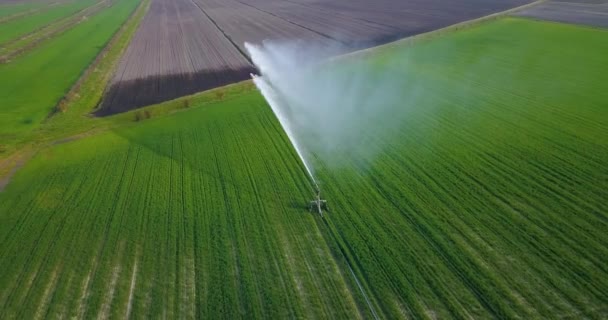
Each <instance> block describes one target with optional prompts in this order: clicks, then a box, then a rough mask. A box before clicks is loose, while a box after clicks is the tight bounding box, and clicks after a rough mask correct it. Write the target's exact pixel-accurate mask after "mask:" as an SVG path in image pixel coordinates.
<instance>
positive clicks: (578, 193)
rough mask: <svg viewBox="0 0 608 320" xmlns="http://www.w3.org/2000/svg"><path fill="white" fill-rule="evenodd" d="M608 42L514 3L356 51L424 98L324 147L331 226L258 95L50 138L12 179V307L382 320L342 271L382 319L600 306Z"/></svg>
mask: <svg viewBox="0 0 608 320" xmlns="http://www.w3.org/2000/svg"><path fill="white" fill-rule="evenodd" d="M607 39H608V32H606V31H603V30H598V29H590V28H583V27H576V26H570V25H563V24H556V23H545V22H536V21H531V20H524V19H513V18H507V19H501V20H497V21H494V22H491V23H487V24H483V25H480V26H478V27H474V28H471V29H466V30H460V31H458V32H455V33H452V34H446V35H442V36H439V37H436V38H432V39H427V40H424V41H421V42H419V43H417V44H415V45H413V46H407V47H397V48H395V47H393V48H391V49H387V50H383V51H380V52H378V53H377V54H376V55H367V56H366V57H364V58H362V60H360V61H359V62H356V61H355V62H353V61H348V62H345V63H370V64H378V65H379V66H381V65H383V64H384V63H385V61H389V60H390V61H395V58H398V59H397V61H402V65H401V68H398V69H397V70H398V72H401V73H402V74H403V77H404V78H407V79H411V78H415V80H416V85H415V87H416V88H417V90H418V91H417V92H416V94H417V96H418V98H417V99H412V97H411V94H412V88H411V87H404V88H403V91H402V92H403V110H404V112H407V116H406V117H402V120H401V122H400V123H399V126H398V127H396V128H395V129H394V130H391V134H390V135H386V134H382V135H381V136H379V135H378V134H377V132H376V131H374V130H368V131H366V133H365V134H366V137H365V141H369V142H373V141H375V140H376V139H380V137H381V138H382V140H384V141H377V142H378V144H379V145H382V146H384V147H383V148H382V149H381V150H380V152H378V153H376V154H374V155H373V156H372V155H371V154H370V153H367V152H366V150H365V148H364V147H365V146H361V149H359V150H348V157H347V156H341V155H340V154H337V155H336V157H335V159H341V163H339V165H336V164H335V163H328V162H327V160H326V159H324V158H322V157H317V158H315V159H316V160H315V161H314V164H315V168H316V172H317V174H318V176H317V178H318V179H319V180H320V181H321V182H322V184H321V187H322V188H323V193H324V197H325V198H326V199H327V200H328V202H329V205H330V208H331V211H330V212H328V213H327V214H326V215H325V218H324V219H321V218H320V217H319V216H318V215H315V214H310V213H308V210H307V201H308V200H310V198H311V196H312V188H311V185H310V182H309V180H308V177H307V176H306V171H305V170H304V168H303V166H302V164H301V163H300V162H299V159H298V158H297V155H296V153H295V151H294V150H293V148H292V146H291V145H290V143H289V141H288V140H287V138H286V137H285V135H284V133H283V131H282V130H281V127H280V125H279V124H278V123H277V120H276V118H275V117H274V115H273V114H272V111H271V110H270V108H269V107H268V106H267V105H266V104H265V102H264V100H263V98H262V97H260V95H259V94H257V93H256V92H251V91H243V92H240V93H239V94H235V95H228V96H226V97H225V98H224V100H222V101H215V102H213V101H207V102H204V103H192V105H189V107H188V108H184V109H183V111H180V112H175V113H173V114H171V115H167V116H164V117H160V118H154V117H153V118H152V119H143V120H140V121H139V122H137V123H136V124H133V125H132V126H128V127H122V128H116V129H114V130H113V131H109V132H105V133H101V134H97V135H95V136H91V137H87V138H83V139H80V140H77V141H71V142H65V143H62V144H59V145H55V146H52V147H49V148H45V149H43V150H41V151H39V152H38V154H37V155H36V156H35V157H34V158H33V159H32V160H31V161H30V162H28V163H27V165H25V167H23V168H22V169H21V170H20V171H19V172H18V173H17V174H16V175H15V176H14V178H13V180H12V181H11V183H10V184H9V185H8V186H7V188H6V190H5V191H4V192H2V193H0V243H2V246H1V247H0V270H3V272H2V273H0V318H21V319H22V318H32V317H34V316H36V315H39V316H55V315H63V316H64V317H72V316H81V317H85V318H92V317H98V316H112V317H114V318H124V317H126V316H127V315H131V316H134V315H137V316H140V317H146V316H148V317H159V316H166V317H169V318H186V317H194V316H198V317H200V318H211V319H216V318H261V317H267V318H288V317H291V318H296V317H300V318H314V317H321V318H348V319H350V318H357V317H364V318H370V317H371V312H370V310H369V308H368V306H367V304H366V302H365V300H364V298H363V295H362V294H361V292H360V291H359V288H358V286H357V284H356V283H355V282H354V280H353V277H352V275H351V273H350V270H349V266H350V267H352V270H353V272H354V274H355V275H356V277H357V279H358V280H359V282H360V283H361V287H362V288H363V290H364V292H365V293H366V295H367V297H368V298H369V300H370V303H371V305H372V306H373V308H374V310H375V312H376V313H377V314H379V315H380V316H381V317H383V318H405V317H415V318H432V317H441V318H470V317H473V318H493V317H497V318H516V317H520V318H526V319H528V318H555V317H562V316H563V317H575V318H577V317H585V318H603V317H605V316H606V314H607V313H608V309H606V305H608V298H607V297H606V295H605V292H606V291H607V290H608V280H607V279H608V274H607V270H606V264H605V261H604V260H605V259H604V258H603V257H605V256H607V255H608V250H607V249H606V248H608V237H607V236H606V235H607V234H608V232H607V230H608V228H607V227H608V225H607V224H608V216H607V212H608V206H607V204H606V201H605V199H607V198H608V191H607V190H608V189H607V186H606V177H608V169H607V168H608V114H607V113H608V109H606V101H608V87H607V85H606V84H607V83H608V81H607V80H608V74H606V72H605V66H606V65H608V56H606V55H605V54H604V53H605V52H608V41H606V40H607ZM414 102H415V103H414ZM151 110H154V109H151ZM124 117H125V115H117V116H115V117H110V118H106V119H107V120H106V121H113V120H112V119H114V120H116V121H119V120H120V121H122V120H124ZM332 161H333V160H332Z"/></svg>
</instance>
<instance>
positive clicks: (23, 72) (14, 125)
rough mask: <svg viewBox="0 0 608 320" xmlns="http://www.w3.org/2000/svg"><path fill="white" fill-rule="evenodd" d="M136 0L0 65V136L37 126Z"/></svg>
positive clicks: (16, 136)
mask: <svg viewBox="0 0 608 320" xmlns="http://www.w3.org/2000/svg"><path fill="white" fill-rule="evenodd" d="M138 3H139V1H138V0H121V1H118V2H116V3H115V4H114V5H113V6H111V7H109V8H106V9H104V10H103V11H102V12H100V13H98V14H96V15H94V16H93V17H89V18H88V20H86V21H85V22H82V23H80V24H78V25H76V26H75V27H73V28H71V29H70V30H68V31H66V32H64V33H62V34H60V35H59V36H57V37H55V38H53V39H52V40H50V41H48V42H46V43H45V44H43V45H41V46H39V47H37V48H36V50H34V51H32V52H29V53H27V54H26V55H23V56H21V57H19V58H17V59H16V60H14V61H11V62H10V63H8V64H2V65H0V97H2V105H0V141H14V140H18V139H19V138H21V137H22V136H23V135H24V134H25V133H27V132H30V131H31V130H33V129H35V128H36V127H38V126H39V125H40V123H41V122H42V121H43V120H44V119H45V118H46V117H47V116H48V115H49V113H50V112H51V111H52V110H53V108H54V107H55V105H56V104H57V102H58V101H59V100H60V99H61V98H62V97H63V95H64V94H66V93H67V92H68V90H69V89H70V88H71V86H72V85H73V84H74V83H75V82H76V81H77V80H78V78H79V77H80V76H81V74H82V73H83V72H84V70H85V69H86V67H87V66H88V65H89V64H90V63H91V62H92V61H93V60H94V59H95V57H96V56H97V54H98V53H99V52H100V50H101V49H102V48H103V47H104V46H105V45H106V43H107V42H108V41H109V40H110V38H111V37H112V35H113V34H114V33H115V32H116V31H117V30H118V29H119V28H120V26H121V25H122V24H123V23H124V22H125V20H126V19H127V18H128V17H129V15H130V14H131V13H132V12H133V10H134V9H135V8H136V7H137V5H138ZM33 92H35V93H36V94H32V93H33ZM0 144H2V142H0Z"/></svg>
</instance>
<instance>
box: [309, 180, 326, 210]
mask: <svg viewBox="0 0 608 320" xmlns="http://www.w3.org/2000/svg"><path fill="white" fill-rule="evenodd" d="M316 189H317V194H316V196H315V198H314V199H313V200H311V201H310V203H309V204H308V210H309V211H310V212H312V211H313V210H315V211H317V212H318V213H319V214H320V215H321V217H323V210H326V211H329V207H328V206H327V200H323V199H321V189H319V187H317V188H316Z"/></svg>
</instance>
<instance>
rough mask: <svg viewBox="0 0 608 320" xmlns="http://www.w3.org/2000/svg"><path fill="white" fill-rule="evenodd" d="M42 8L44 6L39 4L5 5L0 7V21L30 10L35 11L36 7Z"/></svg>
mask: <svg viewBox="0 0 608 320" xmlns="http://www.w3.org/2000/svg"><path fill="white" fill-rule="evenodd" d="M41 6H44V4H40V3H15V4H5V5H0V21H2V19H6V18H7V17H10V16H13V15H16V14H20V13H23V12H26V11H28V10H31V9H35V8H37V7H41Z"/></svg>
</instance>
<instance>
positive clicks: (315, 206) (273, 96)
mask: <svg viewBox="0 0 608 320" xmlns="http://www.w3.org/2000/svg"><path fill="white" fill-rule="evenodd" d="M245 47H246V48H247V51H248V52H249V54H250V55H251V57H252V59H253V60H254V62H255V63H256V65H258V68H260V69H261V71H262V73H264V69H263V68H264V67H265V62H264V55H262V54H261V52H260V51H259V48H258V47H257V46H255V45H251V44H248V43H246V44H245ZM260 60H262V61H260ZM270 77H272V75H267V76H264V75H263V76H258V75H255V74H251V78H252V79H253V82H254V83H255V85H256V87H257V88H258V90H260V92H261V93H262V95H263V96H264V98H265V99H266V101H267V102H268V105H270V108H271V109H272V111H273V112H274V114H275V116H276V117H277V119H278V120H279V123H280V124H281V127H282V128H283V130H284V131H285V134H286V135H287V138H288V139H289V141H290V142H291V144H292V145H293V147H294V149H295V151H296V153H297V155H298V157H299V158H300V160H301V161H302V164H303V165H304V168H305V169H306V173H307V174H308V177H309V178H310V182H311V183H312V185H313V189H314V190H313V191H314V199H313V200H311V201H310V202H309V206H308V207H309V210H310V211H311V212H312V211H313V210H314V211H316V212H317V213H319V214H320V215H321V217H323V210H327V208H328V206H327V201H326V200H323V199H321V189H320V188H319V184H318V183H317V180H316V179H315V176H314V174H313V171H312V167H311V165H310V163H309V162H308V160H307V159H306V157H305V156H304V150H303V148H302V146H301V145H300V143H299V141H298V139H297V136H296V134H295V131H294V128H293V124H292V122H291V121H290V119H289V115H288V114H287V113H286V111H285V110H286V108H282V107H281V106H285V104H286V103H287V102H285V101H284V99H282V97H281V95H280V92H279V91H278V90H276V89H275V88H274V87H273V85H272V79H268V78H270Z"/></svg>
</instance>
